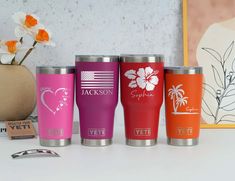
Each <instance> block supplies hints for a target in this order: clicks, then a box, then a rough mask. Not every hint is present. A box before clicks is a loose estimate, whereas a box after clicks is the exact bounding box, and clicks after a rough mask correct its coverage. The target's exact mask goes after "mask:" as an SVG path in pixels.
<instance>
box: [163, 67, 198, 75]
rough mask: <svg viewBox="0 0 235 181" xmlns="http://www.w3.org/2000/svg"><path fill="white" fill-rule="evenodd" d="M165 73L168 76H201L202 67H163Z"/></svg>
mask: <svg viewBox="0 0 235 181" xmlns="http://www.w3.org/2000/svg"><path fill="white" fill-rule="evenodd" d="M164 71H165V73H169V74H202V73H203V72H202V67H192V66H189V67H184V66H178V67H165V68H164Z"/></svg>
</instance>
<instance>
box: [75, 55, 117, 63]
mask: <svg viewBox="0 0 235 181" xmlns="http://www.w3.org/2000/svg"><path fill="white" fill-rule="evenodd" d="M75 59H76V62H118V61H119V56H115V55H76V58H75Z"/></svg>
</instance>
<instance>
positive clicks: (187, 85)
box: [164, 67, 203, 146]
mask: <svg viewBox="0 0 235 181" xmlns="http://www.w3.org/2000/svg"><path fill="white" fill-rule="evenodd" d="M164 73H165V106H166V132H167V138H168V140H167V142H168V144H169V145H175V146H193V145H197V144H198V138H199V130H200V119H201V101H202V79H203V74H202V67H166V68H165V71H164Z"/></svg>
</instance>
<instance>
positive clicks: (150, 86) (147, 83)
mask: <svg viewBox="0 0 235 181" xmlns="http://www.w3.org/2000/svg"><path fill="white" fill-rule="evenodd" d="M157 73H158V71H154V70H153V69H152V68H151V67H146V68H139V69H138V71H137V72H136V71H135V70H128V71H126V73H125V74H124V75H125V76H126V77H127V78H128V79H131V82H130V83H129V85H128V86H129V87H131V88H136V87H137V86H138V87H140V88H141V89H146V90H147V91H152V90H154V88H155V86H156V85H157V84H158V81H159V79H158V77H157Z"/></svg>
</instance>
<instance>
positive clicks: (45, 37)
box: [34, 28, 55, 46]
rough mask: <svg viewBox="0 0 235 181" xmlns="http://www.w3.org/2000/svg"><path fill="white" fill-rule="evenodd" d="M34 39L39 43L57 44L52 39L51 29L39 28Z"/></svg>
mask: <svg viewBox="0 0 235 181" xmlns="http://www.w3.org/2000/svg"><path fill="white" fill-rule="evenodd" d="M34 40H35V41H36V42H38V43H41V44H44V45H51V46H55V43H53V42H52V41H51V33H50V31H49V30H47V29H45V28H39V29H38V30H37V31H36V32H35V33H34Z"/></svg>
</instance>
